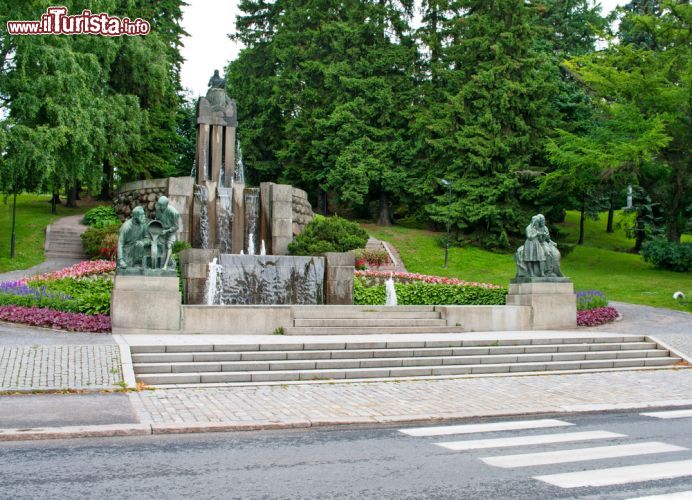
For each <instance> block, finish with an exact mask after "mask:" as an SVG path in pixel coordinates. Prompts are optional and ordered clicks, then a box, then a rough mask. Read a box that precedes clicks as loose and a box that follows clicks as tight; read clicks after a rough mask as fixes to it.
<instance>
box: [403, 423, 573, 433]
mask: <svg viewBox="0 0 692 500" xmlns="http://www.w3.org/2000/svg"><path fill="white" fill-rule="evenodd" d="M566 425H574V424H571V423H569V422H563V421H562V420H553V419H542V420H516V421H512V422H492V423H489V424H464V425H444V426H437V427H416V428H413V429H400V430H399V432H402V433H404V434H407V435H409V436H415V437H426V436H449V435H451V434H475V433H477V432H497V431H514V430H523V429H543V428H546V427H563V426H566Z"/></svg>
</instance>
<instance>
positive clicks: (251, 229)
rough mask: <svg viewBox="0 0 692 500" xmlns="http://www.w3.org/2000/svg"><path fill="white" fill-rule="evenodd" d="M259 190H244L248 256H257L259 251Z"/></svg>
mask: <svg viewBox="0 0 692 500" xmlns="http://www.w3.org/2000/svg"><path fill="white" fill-rule="evenodd" d="M259 196H260V190H259V188H245V191H244V193H243V197H244V199H245V200H244V201H245V248H246V249H247V254H248V255H257V254H258V253H259V251H258V250H259V249H258V248H257V244H258V242H259V217H260V202H259V201H260V200H259Z"/></svg>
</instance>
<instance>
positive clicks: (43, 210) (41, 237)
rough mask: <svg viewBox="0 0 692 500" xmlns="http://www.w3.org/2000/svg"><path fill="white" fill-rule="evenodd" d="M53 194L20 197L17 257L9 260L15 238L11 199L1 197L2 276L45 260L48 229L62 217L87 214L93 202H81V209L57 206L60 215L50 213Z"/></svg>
mask: <svg viewBox="0 0 692 500" xmlns="http://www.w3.org/2000/svg"><path fill="white" fill-rule="evenodd" d="M49 201H50V195H36V194H21V195H19V196H17V224H16V229H15V235H16V242H15V255H14V259H10V242H11V238H12V197H11V196H10V197H8V198H7V199H5V196H4V195H2V196H0V273H2V272H7V271H14V270H16V269H27V268H29V267H31V266H35V265H36V264H40V263H41V262H43V261H44V258H43V245H44V242H45V228H46V226H47V225H48V224H50V223H51V222H53V221H54V220H55V219H57V218H59V217H65V216H67V215H75V214H81V213H84V212H86V211H87V210H88V209H89V208H91V207H93V206H94V203H93V202H87V201H82V202H80V201H78V202H77V204H78V205H80V206H79V208H74V209H72V208H65V207H64V206H62V205H61V206H58V213H57V215H53V214H51V213H50V203H49Z"/></svg>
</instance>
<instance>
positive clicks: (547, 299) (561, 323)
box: [506, 281, 577, 330]
mask: <svg viewBox="0 0 692 500" xmlns="http://www.w3.org/2000/svg"><path fill="white" fill-rule="evenodd" d="M506 303H507V305H508V306H531V308H532V314H531V328H532V329H533V330H552V329H561V328H576V326H577V297H576V295H575V294H574V286H573V284H572V282H571V281H569V282H567V281H564V282H540V281H538V282H531V283H510V285H509V293H508V294H507V299H506Z"/></svg>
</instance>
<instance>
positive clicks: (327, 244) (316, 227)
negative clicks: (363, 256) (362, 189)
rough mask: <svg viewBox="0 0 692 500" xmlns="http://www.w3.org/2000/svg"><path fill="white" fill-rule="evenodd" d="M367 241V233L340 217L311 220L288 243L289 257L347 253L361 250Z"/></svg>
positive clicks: (355, 224)
mask: <svg viewBox="0 0 692 500" xmlns="http://www.w3.org/2000/svg"><path fill="white" fill-rule="evenodd" d="M367 241H368V233H367V232H365V230H364V229H363V228H361V227H360V226H359V225H358V224H357V223H355V222H351V221H349V220H346V219H343V218H341V217H336V216H335V217H325V218H324V219H313V220H312V221H310V223H309V224H308V225H307V226H305V229H303V232H302V233H300V234H299V235H298V236H297V237H296V238H295V239H294V240H293V242H291V243H289V245H288V251H289V252H290V254H291V255H319V254H321V253H324V252H348V251H349V250H354V249H356V248H362V247H364V246H365V244H366V243H367Z"/></svg>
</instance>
